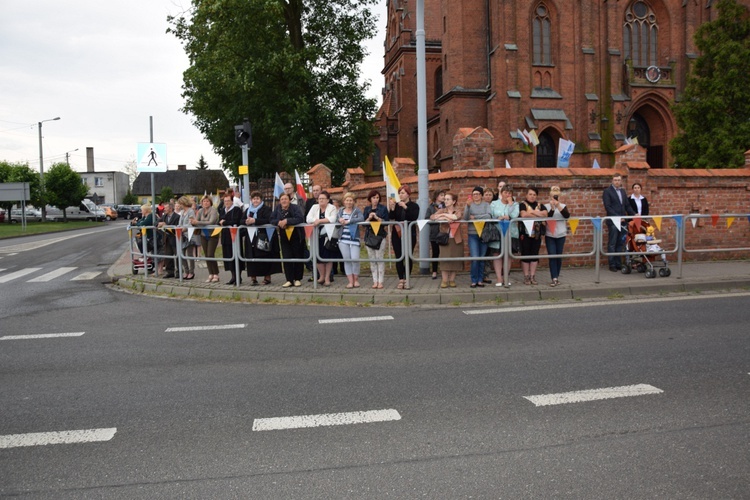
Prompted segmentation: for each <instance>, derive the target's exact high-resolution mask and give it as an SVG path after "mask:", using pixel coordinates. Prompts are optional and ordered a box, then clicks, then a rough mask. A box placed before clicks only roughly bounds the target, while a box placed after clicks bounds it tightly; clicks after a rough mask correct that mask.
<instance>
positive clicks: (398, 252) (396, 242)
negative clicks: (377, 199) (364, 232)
mask: <svg viewBox="0 0 750 500" xmlns="http://www.w3.org/2000/svg"><path fill="white" fill-rule="evenodd" d="M409 196H411V189H409V186H406V185H404V186H401V187H400V188H399V190H398V198H399V201H398V203H397V202H396V200H394V199H393V198H391V199H389V200H388V209H389V211H388V219H389V220H393V221H397V222H405V223H406V225H407V226H408V224H409V223H410V222H412V221H415V220H417V219H418V218H419V205H417V204H416V203H414V202H413V201H411V200H410V199H409ZM403 227H406V226H403ZM402 231H403V229H402V226H401V225H400V224H396V225H394V226H393V232H391V243H392V244H393V253H394V255H395V256H396V258H397V259H400V258H401V256H402V255H403V250H404V249H403V243H402V241H403V235H402V234H401V232H402ZM416 244H417V225H416V224H414V225H412V227H411V251H412V252H413V251H414V247H415V246H416ZM405 259H408V256H406V255H405V256H404V259H402V260H399V261H398V262H396V272H397V273H398V286H397V287H396V288H398V289H399V290H404V289H406V288H407V287H406V265H405V264H404V260H405ZM411 264H412V260H411V259H409V273H411Z"/></svg>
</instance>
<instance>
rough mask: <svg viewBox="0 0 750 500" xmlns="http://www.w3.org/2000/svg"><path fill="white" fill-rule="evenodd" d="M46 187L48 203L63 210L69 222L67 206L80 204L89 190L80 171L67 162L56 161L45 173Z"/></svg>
mask: <svg viewBox="0 0 750 500" xmlns="http://www.w3.org/2000/svg"><path fill="white" fill-rule="evenodd" d="M44 189H45V193H46V195H47V201H48V203H49V204H50V205H52V206H55V207H57V208H59V209H61V210H62V211H63V221H64V222H68V214H67V211H66V210H67V208H68V207H69V206H78V205H79V204H80V203H81V200H83V199H84V198H85V197H86V194H87V193H88V191H89V187H88V186H87V185H86V184H85V183H83V182H81V176H80V175H79V174H78V172H76V171H74V170H73V169H72V168H70V166H68V164H67V163H55V164H54V165H52V168H50V169H49V172H47V173H46V174H44Z"/></svg>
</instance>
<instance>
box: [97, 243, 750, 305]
mask: <svg viewBox="0 0 750 500" xmlns="http://www.w3.org/2000/svg"><path fill="white" fill-rule="evenodd" d="M198 264H199V265H197V266H196V273H195V279H193V280H189V281H186V280H183V281H182V283H180V281H179V280H178V279H164V278H162V277H154V275H153V274H151V275H148V276H145V275H143V274H142V272H141V274H138V275H133V274H132V270H131V267H130V255H129V252H125V254H123V255H122V257H121V258H120V259H119V260H118V261H117V262H116V263H115V264H114V265H113V266H112V267H110V269H109V271H108V274H109V276H110V277H111V278H112V281H113V283H114V284H115V286H116V287H119V288H121V289H123V290H128V291H134V292H138V293H154V294H157V295H164V296H169V297H190V298H201V299H209V300H211V299H216V300H227V299H229V300H241V301H257V302H261V303H275V302H287V303H288V302H291V303H327V304H339V303H341V304H343V303H359V304H381V305H386V304H391V305H405V304H450V305H458V304H467V303H492V302H531V301H538V300H550V299H551V300H564V299H588V298H597V297H600V298H603V297H624V296H633V295H644V294H666V293H680V292H682V293H684V292H698V291H709V290H737V289H748V288H750V261H712V262H688V263H683V266H682V277H678V268H677V265H676V264H671V266H670V269H671V272H672V275H671V276H669V277H659V276H658V275H657V277H656V278H651V279H648V278H646V277H645V275H644V274H643V273H638V272H636V271H635V270H634V271H633V272H632V274H622V273H619V272H617V273H613V272H610V271H609V269H608V268H607V267H606V266H603V267H602V268H601V269H600V273H599V282H598V283H597V282H596V273H595V270H594V268H571V269H568V268H563V270H562V272H561V275H560V284H559V286H557V287H550V286H549V282H550V279H549V270H548V269H547V268H546V267H544V268H541V267H540V269H539V271H538V272H537V281H538V282H539V284H538V285H524V284H523V275H522V274H521V271H520V264H519V263H513V266H512V267H511V273H510V281H511V286H510V287H502V288H500V287H495V286H494V283H493V284H489V285H486V286H485V287H484V288H470V287H469V284H470V283H469V274H468V272H465V273H461V274H459V275H458V278H457V280H456V285H457V286H456V288H440V281H441V280H440V278H438V279H436V280H433V279H431V277H430V276H419V275H417V276H412V277H411V289H409V290H397V289H396V285H397V284H398V279H397V277H396V276H395V275H394V274H390V275H388V274H386V279H385V288H383V289H382V290H374V289H372V288H371V286H372V279H371V277H370V276H368V275H363V276H361V277H360V280H359V281H360V283H361V287H360V288H355V289H346V288H345V285H346V283H347V281H346V277H344V276H339V275H337V276H336V277H335V281H334V283H333V285H332V286H330V287H323V286H318V288H317V289H313V283H311V282H308V281H307V280H308V278H309V276H310V275H309V273H307V271H306V274H305V278H304V280H303V282H302V286H301V287H297V288H295V287H292V288H282V287H281V285H282V284H283V283H284V281H285V279H284V276H283V274H276V275H274V276H273V277H272V279H273V283H272V284H270V285H262V284H261V285H258V286H251V285H250V282H249V280H248V279H247V277H243V282H242V285H240V286H239V287H235V286H230V285H226V284H224V283H225V282H226V281H228V280H229V273H228V272H225V271H223V270H222V271H221V277H222V282H221V283H205V280H206V279H207V278H208V272H207V270H206V267H205V263H201V262H199V263H198ZM219 267H220V269H223V267H222V266H221V264H220V266H219ZM386 269H387V270H386V273H388V272H391V273H393V272H394V271H393V270H390V271H389V270H388V268H386ZM416 269H417V268H416V267H415V270H416ZM438 274H439V273H438ZM493 278H494V276H493Z"/></svg>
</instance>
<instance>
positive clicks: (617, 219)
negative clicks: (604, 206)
mask: <svg viewBox="0 0 750 500" xmlns="http://www.w3.org/2000/svg"><path fill="white" fill-rule="evenodd" d="M612 224H614V225H615V228H616V229H617V230H618V231H619V230H620V227H621V226H620V225H621V224H622V217H612Z"/></svg>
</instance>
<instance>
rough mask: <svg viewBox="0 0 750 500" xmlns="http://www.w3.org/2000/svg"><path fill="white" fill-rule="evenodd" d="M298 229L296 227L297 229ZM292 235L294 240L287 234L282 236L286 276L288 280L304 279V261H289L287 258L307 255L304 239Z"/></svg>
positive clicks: (282, 255)
mask: <svg viewBox="0 0 750 500" xmlns="http://www.w3.org/2000/svg"><path fill="white" fill-rule="evenodd" d="M295 231H296V229H295ZM296 236H297V235H296V234H293V235H292V241H289V240H287V239H286V235H282V236H281V237H280V243H281V257H282V260H283V261H284V276H285V277H286V280H287V281H291V282H294V281H302V275H303V274H304V272H305V265H304V263H302V262H287V261H286V259H302V258H304V256H305V248H304V245H305V243H304V240H302V241H300V240H299V238H297V237H296Z"/></svg>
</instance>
